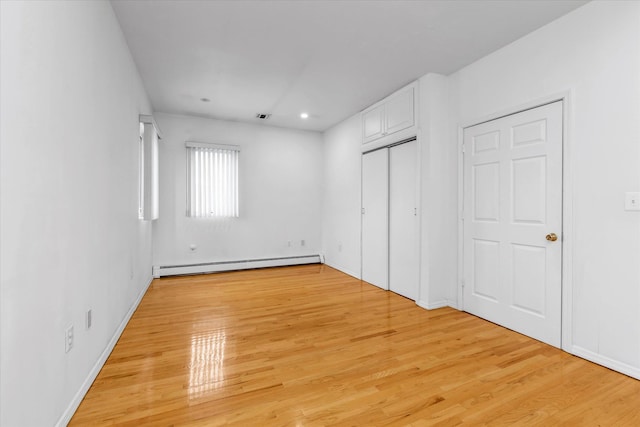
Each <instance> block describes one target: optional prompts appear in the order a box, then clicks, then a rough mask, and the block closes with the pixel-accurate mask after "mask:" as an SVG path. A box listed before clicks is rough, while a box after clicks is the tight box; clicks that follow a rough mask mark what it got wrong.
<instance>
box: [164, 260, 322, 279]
mask: <svg viewBox="0 0 640 427" xmlns="http://www.w3.org/2000/svg"><path fill="white" fill-rule="evenodd" d="M322 258H323V257H322V256H321V255H302V256H290V257H280V258H259V259H244V260H235V261H218V262H207V263H199V264H182V265H154V266H153V277H156V278H158V277H164V276H181V275H187V274H206V273H218V272H221V271H233V270H250V269H253V268H266V267H284V266H290V265H303V264H321V263H322Z"/></svg>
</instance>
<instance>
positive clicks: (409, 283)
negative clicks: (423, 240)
mask: <svg viewBox="0 0 640 427" xmlns="http://www.w3.org/2000/svg"><path fill="white" fill-rule="evenodd" d="M416 147H417V143H416V141H411V142H407V143H404V144H401V145H396V146H394V147H391V148H390V149H389V289H390V290H391V291H393V292H395V293H397V294H400V295H402V296H405V297H407V298H409V299H412V300H414V301H415V300H416V299H418V216H417V206H418V205H417V202H416V200H417V197H416V193H417V165H416V162H417V158H418V153H417V148H416Z"/></svg>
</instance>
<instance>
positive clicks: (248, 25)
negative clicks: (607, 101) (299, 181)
mask: <svg viewBox="0 0 640 427" xmlns="http://www.w3.org/2000/svg"><path fill="white" fill-rule="evenodd" d="M584 3H586V2H585V1H574V0H570V1H565V0H555V1H539V0H533V1H529V0H512V1H506V0H499V1H486V0H467V1H453V0H448V1H435V0H431V1H398V0H393V1H384V0H375V1H338V0H334V1H329V0H325V1H301V0H297V1H295V0H290V1H272V0H262V1H244V0H235V1H204V0H200V1H177V0H174V1H152V0H120V1H116V0H112V4H113V8H114V10H115V12H116V15H117V17H118V20H119V21H120V25H121V26H122V29H123V31H124V34H125V37H126V39H127V42H128V44H129V47H130V49H131V52H132V54H133V57H134V59H135V61H136V64H137V66H138V69H139V70H140V73H141V75H142V79H143V81H144V84H145V87H146V89H147V92H148V94H149V97H150V99H151V103H152V105H153V108H154V110H155V111H162V112H168V113H176V114H188V115H196V116H204V117H212V118H220V119H229V120H238V121H244V122H261V121H260V120H258V119H256V118H255V115H256V113H270V114H272V117H271V118H270V119H269V120H267V121H264V122H263V123H264V124H268V125H273V126H281V127H287V128H298V129H308V130H317V131H323V130H326V129H327V128H329V127H331V126H332V125H334V124H336V123H338V122H340V121H341V120H343V119H345V118H347V117H349V116H351V115H353V114H355V113H357V112H358V111H361V110H362V109H364V108H366V107H367V106H369V105H371V104H372V103H374V102H376V101H377V100H379V99H381V98H383V97H385V96H386V95H388V94H390V93H391V92H393V91H394V90H396V89H399V88H400V87H402V86H404V85H406V84H407V83H409V82H411V81H413V80H416V79H417V78H419V77H420V76H422V75H424V74H426V73H429V72H435V73H441V74H450V73H452V72H454V71H456V70H458V69H460V68H462V67H464V66H465V65H467V64H470V63H472V62H474V61H475V60H477V59H479V58H481V57H483V56H485V55H487V54H488V53H490V52H493V51H495V50H496V49H498V48H500V47H502V46H505V45H507V44H509V43H510V42H512V41H514V40H516V39H518V38H520V37H522V36H523V35H525V34H527V33H530V32H531V31H533V30H535V29H537V28H539V27H541V26H543V25H545V24H546V23H548V22H551V21H553V20H554V19H556V18H558V17H560V16H562V15H564V14H566V13H568V12H569V11H571V10H573V9H575V8H577V7H579V6H581V5H583V4H584ZM201 98H208V99H210V102H203V101H201ZM303 111H304V112H308V113H309V116H310V117H309V118H308V119H306V120H303V119H301V118H300V116H299V115H300V113H301V112H303Z"/></svg>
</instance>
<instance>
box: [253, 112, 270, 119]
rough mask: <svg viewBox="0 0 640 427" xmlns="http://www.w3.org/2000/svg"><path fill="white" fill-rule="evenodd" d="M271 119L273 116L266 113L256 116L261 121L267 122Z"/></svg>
mask: <svg viewBox="0 0 640 427" xmlns="http://www.w3.org/2000/svg"><path fill="white" fill-rule="evenodd" d="M269 117H271V114H265V113H258V114H256V118H258V119H260V120H267V119H268V118H269Z"/></svg>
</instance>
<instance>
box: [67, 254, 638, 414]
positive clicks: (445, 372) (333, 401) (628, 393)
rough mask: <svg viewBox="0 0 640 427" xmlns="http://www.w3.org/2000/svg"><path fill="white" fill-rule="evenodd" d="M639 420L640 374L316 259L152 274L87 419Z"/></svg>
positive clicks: (88, 405)
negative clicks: (432, 305) (418, 301)
mask: <svg viewBox="0 0 640 427" xmlns="http://www.w3.org/2000/svg"><path fill="white" fill-rule="evenodd" d="M111 424H117V425H131V426H137V425H145V424H147V425H160V426H168V425H180V426H216V425H227V424H228V425H236V426H271V425H276V426H326V425H353V426H378V425H412V426H436V425H438V426H440V425H441V426H453V425H459V424H465V425H482V424H489V425H514V424H516V425H585V426H639V425H640V381H637V380H634V379H632V378H629V377H626V376H624V375H622V374H618V373H616V372H613V371H610V370H608V369H606V368H603V367H601V366H598V365H595V364H592V363H590V362H587V361H585V360H582V359H579V358H577V357H574V356H571V355H569V354H567V353H564V352H562V351H560V350H558V349H555V348H553V347H550V346H547V345H545V344H542V343H540V342H538V341H535V340H532V339H530V338H527V337H524V336H522V335H520V334H517V333H515V332H512V331H509V330H507V329H504V328H501V327H499V326H496V325H494V324H492V323H489V322H486V321H484V320H481V319H478V318H476V317H474V316H471V315H469V314H466V313H462V312H459V311H456V310H453V309H449V308H443V309H439V310H433V311H427V310H424V309H422V308H420V307H418V306H416V305H415V304H414V302H413V301H409V300H407V299H405V298H403V297H400V296H398V295H395V294H393V293H390V292H385V291H382V290H380V289H378V288H376V287H374V286H371V285H368V284H366V283H364V282H360V281H358V280H355V279H353V278H351V277H349V276H346V275H344V274H342V273H340V272H338V271H336V270H334V269H332V268H330V267H327V266H318V265H311V266H299V267H289V268H273V269H266V270H254V271H245V272H234V273H221V274H213V275H205V276H189V277H180V278H166V279H161V280H156V281H154V282H153V284H152V285H151V287H150V289H149V291H148V292H147V294H146V295H145V297H144V299H143V300H142V303H141V304H140V307H139V308H138V310H137V311H136V313H135V314H134V316H133V318H132V319H131V321H130V323H129V325H128V326H127V328H126V329H125V331H124V333H123V334H122V337H121V338H120V341H119V342H118V344H117V345H116V347H115V349H114V351H113V353H112V354H111V357H109V360H108V361H107V363H106V365H105V366H104V368H103V369H102V371H101V372H100V374H99V376H98V378H97V379H96V381H95V383H94V384H93V386H92V387H91V389H90V390H89V393H88V394H87V396H86V397H85V399H84V401H83V402H82V404H81V405H80V407H79V408H78V411H77V412H76V414H75V416H74V418H73V419H72V421H71V424H70V425H72V426H74V425H75V426H84V425H111Z"/></svg>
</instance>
